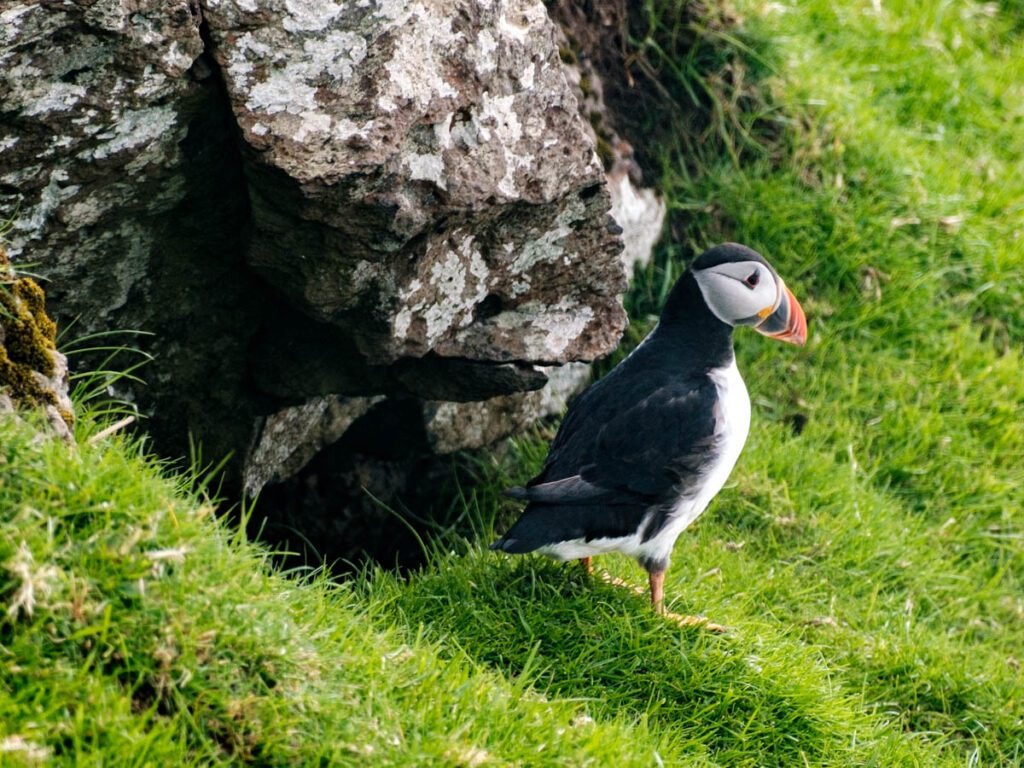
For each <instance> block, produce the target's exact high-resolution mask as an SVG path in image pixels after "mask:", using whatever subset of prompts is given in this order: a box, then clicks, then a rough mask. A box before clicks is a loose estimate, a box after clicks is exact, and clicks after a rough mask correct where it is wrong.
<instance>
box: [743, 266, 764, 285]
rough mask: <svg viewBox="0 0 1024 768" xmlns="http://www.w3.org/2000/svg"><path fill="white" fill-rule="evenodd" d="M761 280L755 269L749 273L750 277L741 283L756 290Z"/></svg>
mask: <svg viewBox="0 0 1024 768" xmlns="http://www.w3.org/2000/svg"><path fill="white" fill-rule="evenodd" d="M760 280H761V273H760V272H759V271H757V270H756V269H755V270H754V271H753V272H751V273H750V276H749V277H748V278H747V279H746V280H744V281H743V282H744V283H745V284H746V285H748V286H750V287H751V288H756V287H757V284H758V282H760Z"/></svg>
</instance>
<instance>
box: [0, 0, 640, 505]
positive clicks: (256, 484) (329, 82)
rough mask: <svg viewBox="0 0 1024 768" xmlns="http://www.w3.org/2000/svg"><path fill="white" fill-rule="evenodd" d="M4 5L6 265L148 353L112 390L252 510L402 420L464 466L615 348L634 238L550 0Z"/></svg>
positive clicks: (68, 309)
mask: <svg viewBox="0 0 1024 768" xmlns="http://www.w3.org/2000/svg"><path fill="white" fill-rule="evenodd" d="M2 8H3V9H2V10H0V210H2V213H0V215H3V216H8V217H12V218H13V220H12V229H11V230H10V232H9V233H8V234H7V238H8V240H9V247H10V250H11V253H12V256H14V257H15V258H20V259H24V258H31V259H32V260H33V261H36V262H38V266H37V267H36V269H37V270H38V271H40V272H41V273H43V274H44V275H45V276H46V277H47V278H48V279H49V280H50V284H49V285H50V288H49V292H50V297H51V300H52V301H53V306H54V308H55V310H56V313H57V315H58V317H59V318H61V319H62V320H75V321H76V330H77V332H78V333H86V332H93V331H108V330H112V329H133V330H141V331H146V332H149V333H152V334H154V335H153V336H151V337H143V338H142V340H141V341H138V340H136V341H134V342H133V343H137V344H139V345H141V346H143V347H145V348H146V349H147V351H149V352H152V353H153V354H154V355H155V362H154V363H153V364H152V365H151V366H150V367H149V369H148V370H147V371H145V372H144V377H145V378H146V379H147V381H148V386H147V387H145V388H139V389H137V390H134V391H132V392H128V393H121V394H122V395H124V396H129V397H134V398H136V399H137V400H138V401H139V403H140V405H141V407H142V408H143V409H144V410H146V411H148V412H150V413H151V414H152V420H151V422H150V429H151V430H152V431H153V432H154V435H155V437H156V438H157V445H158V447H161V448H163V449H164V450H165V451H168V452H172V453H173V452H182V451H183V449H184V446H185V444H186V443H185V441H186V439H187V436H188V435H189V434H190V433H191V434H193V435H194V436H196V437H197V438H199V439H200V440H202V441H203V442H204V448H205V451H206V453H207V454H208V455H223V454H224V453H226V452H228V451H232V452H233V453H234V454H235V456H236V461H235V462H234V464H233V467H234V478H235V482H236V484H237V485H238V486H239V487H241V486H242V485H243V482H244V485H245V486H246V488H247V490H249V491H250V492H254V491H256V490H258V489H259V488H260V487H262V486H263V485H265V484H266V483H272V482H278V481H280V480H283V479H285V478H287V477H289V476H290V475H292V474H294V473H295V472H297V471H299V470H300V469H301V468H302V467H303V466H304V465H305V464H307V463H308V462H309V461H310V460H311V459H312V458H313V457H314V456H315V455H316V454H317V452H318V451H320V450H321V449H322V448H323V447H324V446H326V445H330V444H332V443H335V442H337V441H338V440H339V439H340V438H341V437H342V436H343V435H344V434H345V433H346V432H347V431H348V430H350V429H352V428H355V426H357V425H359V424H361V423H363V422H366V420H367V419H383V420H384V422H388V421H389V420H393V416H387V415H386V414H387V413H389V412H390V413H392V414H401V415H402V418H405V419H410V418H411V419H413V420H414V421H416V425H415V429H414V430H413V431H415V432H416V434H417V441H418V442H417V445H422V446H423V447H424V449H425V450H428V451H430V450H432V451H435V452H450V451H454V450H458V449H460V448H465V447H476V446H480V445H484V444H487V443H490V442H493V441H494V440H497V439H500V438H501V437H503V436H505V435H507V434H509V432H511V431H513V430H515V429H519V428H521V427H522V426H523V425H525V424H528V423H529V422H530V421H531V420H533V419H535V418H537V417H538V416H539V415H544V414H547V413H551V412H554V411H556V410H558V409H560V408H561V407H562V406H563V404H564V402H565V398H566V397H567V396H568V395H569V394H571V393H572V392H573V391H574V390H576V389H578V388H579V386H580V385H581V383H583V382H584V381H585V379H586V377H587V371H586V367H585V366H583V365H567V364H570V363H572V362H573V361H589V360H592V359H594V358H596V357H599V356H601V355H603V354H606V353H608V352H609V351H611V350H612V349H613V348H614V346H615V345H616V343H617V341H618V338H619V336H620V335H621V333H622V331H623V329H624V327H625V323H626V317H625V313H624V311H623V309H622V306H621V303H620V294H621V293H622V292H623V290H624V289H625V287H626V269H624V267H623V262H622V261H621V260H620V253H621V251H622V247H623V245H622V238H621V236H620V227H619V226H618V225H617V224H616V223H615V221H614V220H613V219H612V218H611V217H610V216H609V209H610V207H611V197H610V195H609V188H608V185H607V183H606V180H605V174H604V169H603V168H602V164H601V162H600V160H599V159H598V153H597V151H596V149H597V139H596V138H595V136H594V134H593V132H592V131H591V128H590V125H589V124H588V123H589V121H588V119H587V118H585V117H584V116H582V115H581V113H580V110H579V101H580V98H581V90H580V88H579V77H578V75H574V74H573V72H572V71H570V70H569V69H567V68H566V66H565V64H564V62H562V61H561V59H560V56H559V42H558V37H557V35H558V31H557V29H556V27H555V26H554V24H553V23H552V22H551V20H550V19H549V18H548V14H547V11H546V9H545V7H544V5H543V3H542V2H540V0H494V1H493V2H489V3H479V2H474V1H472V0H359V1H358V2H342V1H339V0H334V1H331V0H328V1H326V2H313V0H266V1H265V2H263V1H261V2H259V3H254V2H251V0H203V2H202V3H197V2H195V0H160V2H157V0H133V1H132V2H131V3H128V2H127V1H126V0H81V1H80V2H76V3H74V4H66V5H58V6H53V5H52V4H50V3H47V2H43V0H22V1H21V2H19V3H14V4H12V3H10V2H8V3H5V4H4V5H3V6H2ZM621 191H622V190H620V189H616V194H619V193H620V192H621ZM629 194H632V192H629ZM618 199H619V200H625V202H624V203H620V207H622V210H623V211H626V210H627V209H628V203H629V200H628V199H626V198H624V197H623V195H622V194H619V198H618ZM635 208H636V206H634V209H635ZM622 218H623V219H624V220H625V219H628V218H629V217H628V216H626V215H625V213H623V214H622ZM650 226H651V224H650V222H648V228H650ZM654 228H655V230H656V229H657V224H655V225H654ZM627 234H628V233H627ZM629 240H630V242H633V240H635V238H634V237H632V236H630V237H629ZM640 250H641V251H642V250H643V247H642V244H641V248H640ZM382 414H385V415H382Z"/></svg>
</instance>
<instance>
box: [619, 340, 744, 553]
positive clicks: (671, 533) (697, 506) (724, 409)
mask: <svg viewBox="0 0 1024 768" xmlns="http://www.w3.org/2000/svg"><path fill="white" fill-rule="evenodd" d="M708 378H710V379H711V381H712V382H714V384H715V387H716V388H717V389H718V409H719V415H720V418H719V420H718V425H717V429H716V440H715V443H716V447H717V454H718V455H717V456H716V457H715V460H714V462H713V463H712V464H711V465H709V466H708V468H707V469H706V470H705V472H704V475H703V477H702V478H701V479H700V480H699V481H698V485H697V487H696V488H691V489H689V490H688V491H687V493H686V494H685V495H684V496H682V497H681V498H680V499H679V501H678V502H677V503H676V507H675V509H674V510H672V515H671V518H670V520H669V522H668V524H666V525H665V527H664V528H662V530H661V531H659V532H658V534H657V535H655V536H654V537H652V538H651V539H650V540H648V541H646V542H644V543H643V544H641V545H640V548H639V552H638V553H637V556H638V557H641V558H647V559H649V560H652V561H659V560H667V559H668V557H669V555H670V554H671V553H672V547H673V546H674V545H675V543H676V539H677V538H679V534H681V533H682V532H683V531H685V530H686V529H687V528H688V527H689V526H690V524H691V523H692V522H693V521H694V520H696V519H697V518H698V517H700V515H701V513H703V512H704V510H705V509H707V506H708V504H710V503H711V500H712V499H713V498H715V496H716V495H717V494H718V492H719V491H720V490H722V486H723V485H725V481H726V480H728V479H729V474H730V473H731V472H732V468H733V467H734V466H736V460H737V459H739V457H740V453H741V452H742V451H743V445H744V444H745V443H746V442H747V434H748V433H749V432H750V396H749V395H748V394H747V385H746V384H744V383H743V377H742V376H740V371H739V368H737V367H736V359H735V358H733V360H732V362H731V363H730V364H729V365H727V366H725V367H723V368H715V369H712V370H711V371H709V372H708Z"/></svg>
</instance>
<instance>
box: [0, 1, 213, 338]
mask: <svg viewBox="0 0 1024 768" xmlns="http://www.w3.org/2000/svg"><path fill="white" fill-rule="evenodd" d="M0 7H3V10H2V11H0V210H4V211H6V213H7V215H11V214H13V213H14V212H15V211H17V213H18V215H17V216H16V217H15V218H14V220H13V222H12V225H13V226H12V229H11V231H10V232H9V233H8V235H7V238H8V243H9V250H10V253H11V256H12V257H14V258H18V257H19V256H20V255H21V254H22V252H23V251H24V250H25V248H26V247H32V248H33V254H34V257H35V258H41V259H42V260H43V262H44V266H45V271H46V273H47V275H48V276H51V277H52V278H53V280H52V282H53V285H52V289H51V291H52V295H53V298H54V299H56V300H57V301H58V303H59V304H60V310H61V313H62V314H63V315H65V316H77V315H82V316H84V317H86V318H87V319H91V320H98V319H99V318H100V317H102V316H109V315H110V313H112V312H114V311H116V310H117V309H118V308H120V307H122V306H124V305H125V304H126V303H127V302H128V301H129V299H130V296H131V294H132V291H133V290H134V289H135V288H136V286H137V284H138V283H140V282H142V281H144V280H145V279H146V274H147V268H148V266H149V263H148V257H149V253H150V250H151V244H152V233H151V224H152V221H153V219H154V217H159V216H160V215H162V214H164V213H165V212H167V211H168V210H170V209H171V208H173V207H174V206H175V205H176V204H177V203H179V202H180V201H181V199H182V197H183V196H184V192H185V188H184V186H185V185H184V180H183V178H182V176H181V174H180V173H179V171H178V165H179V164H180V162H181V149H180V147H179V144H180V142H181V140H182V139H183V138H184V136H185V132H186V129H187V123H188V118H187V115H186V114H185V113H186V112H188V111H190V109H192V108H193V107H194V105H193V103H192V102H190V100H189V97H190V96H194V95H195V86H194V84H193V83H192V82H191V81H190V80H189V78H188V77H187V72H188V70H189V68H190V67H191V66H192V63H193V61H194V60H195V59H196V57H197V56H198V55H199V54H200V52H201V51H202V47H203V46H202V41H201V40H200V38H199V29H198V19H197V17H196V15H195V13H194V12H193V11H191V10H190V4H189V2H188V0H170V1H167V0H148V1H147V0H142V1H141V2H133V3H131V4H129V3H125V2H120V1H118V0H96V1H95V2H82V3H75V4H71V3H66V4H55V3H51V2H42V1H39V2H22V3H13V4H12V3H9V2H7V3H4V4H3V6H0ZM104 252H105V253H109V254H112V255H111V256H107V257H106V258H105V259H103V260H102V262H103V264H104V266H106V267H107V269H103V270H100V269H97V268H96V267H97V266H98V263H97V261H96V258H95V256H94V254H97V253H104ZM113 254H116V256H114V255H113Z"/></svg>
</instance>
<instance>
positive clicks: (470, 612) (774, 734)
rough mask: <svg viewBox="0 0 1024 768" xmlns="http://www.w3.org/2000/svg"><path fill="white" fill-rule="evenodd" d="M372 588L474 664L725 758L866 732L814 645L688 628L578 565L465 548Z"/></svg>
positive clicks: (828, 748) (810, 746) (802, 748)
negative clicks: (444, 561)
mask: <svg viewBox="0 0 1024 768" xmlns="http://www.w3.org/2000/svg"><path fill="white" fill-rule="evenodd" d="M449 563H450V561H449ZM370 589H371V592H372V595H371V603H372V604H374V605H375V606H376V608H377V611H378V612H379V614H385V615H386V616H387V617H388V618H394V617H395V614H398V616H399V617H400V618H401V619H402V620H403V621H404V622H405V623H407V624H408V625H409V626H411V627H416V626H420V625H422V626H424V627H426V631H427V632H428V633H429V634H431V635H433V636H434V637H435V639H438V640H440V641H441V642H443V643H445V644H446V645H447V646H448V647H449V648H452V649H454V648H458V649H460V650H462V651H463V652H465V653H466V654H467V655H468V656H469V657H470V658H471V659H473V660H474V661H475V662H477V663H480V664H483V665H487V666H489V667H492V668H494V669H496V670H499V671H500V672H502V673H503V674H505V675H506V676H509V677H520V678H521V679H523V680H524V683H527V682H528V684H531V685H532V686H533V687H534V688H535V689H537V690H539V691H542V692H544V693H546V694H549V695H552V696H556V697H560V698H572V699H582V700H585V701H587V702H588V708H589V710H590V712H591V714H592V715H594V716H595V717H597V718H612V717H626V718H627V719H629V720H640V719H646V720H647V721H648V722H650V723H651V725H654V726H657V727H659V729H663V730H665V731H666V732H667V733H670V734H671V740H672V741H673V742H674V743H675V744H676V745H677V746H679V747H680V748H681V749H682V750H684V751H686V752H688V753H694V754H695V755H699V754H704V755H706V756H708V757H712V758H713V759H715V760H716V761H721V762H722V763H723V764H727V765H740V764H758V765H803V764H805V763H806V762H808V761H809V762H811V763H817V762H828V761H829V760H830V759H834V758H838V757H840V756H846V757H851V755H850V750H851V749H856V747H851V744H857V736H858V735H859V736H860V737H862V738H863V736H864V735H865V733H864V731H866V730H869V729H868V728H866V727H863V726H865V723H864V722H862V721H861V717H860V716H859V714H858V712H857V711H856V707H855V706H854V705H853V703H852V702H851V701H850V699H849V698H847V697H846V696H844V695H843V694H842V693H839V692H836V691H835V690H833V687H832V685H830V682H829V679H828V674H827V671H826V670H825V669H824V668H823V667H822V665H821V664H820V663H819V661H818V660H817V659H816V658H815V656H814V654H813V652H812V651H811V650H809V649H807V648H805V647H803V646H800V645H798V644H795V643H792V642H786V641H782V640H781V639H780V638H778V637H772V638H771V639H770V641H764V642H763V641H762V638H760V637H757V636H744V635H741V634H738V633H735V632H734V633H731V634H727V635H724V636H718V635H714V634H712V633H709V632H707V631H704V630H700V629H690V628H687V629H682V628H680V627H678V626H676V625H674V624H672V623H670V622H668V621H666V620H664V619H662V618H661V617H658V616H655V615H654V614H653V612H651V610H650V607H649V604H648V603H647V599H646V597H641V596H639V595H636V594H634V593H632V592H631V591H630V590H628V589H623V588H621V587H615V586H612V585H609V584H606V583H603V582H601V581H600V580H599V579H597V578H592V577H587V576H586V575H585V574H584V573H583V572H582V570H580V569H579V568H578V566H576V567H574V564H570V565H568V566H559V565H557V564H554V563H550V562H547V561H543V560H540V559H536V558H516V559H512V558H505V557H498V556H493V555H485V554H480V553H473V554H470V555H469V556H468V557H466V558H465V559H462V560H459V562H458V566H457V567H444V568H442V567H436V566H435V567H434V568H431V569H429V570H427V571H425V572H423V573H421V574H418V575H415V576H413V577H412V578H411V580H410V581H409V582H407V583H404V584H402V585H401V586H399V582H397V581H396V580H395V579H394V577H391V576H387V575H383V574H382V575H381V576H380V577H379V578H377V579H376V580H375V581H374V584H373V586H372V587H370ZM859 726H861V727H859Z"/></svg>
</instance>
